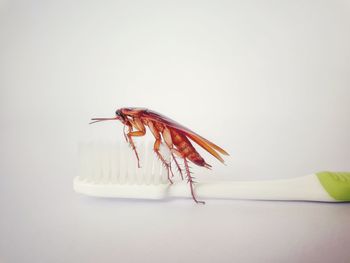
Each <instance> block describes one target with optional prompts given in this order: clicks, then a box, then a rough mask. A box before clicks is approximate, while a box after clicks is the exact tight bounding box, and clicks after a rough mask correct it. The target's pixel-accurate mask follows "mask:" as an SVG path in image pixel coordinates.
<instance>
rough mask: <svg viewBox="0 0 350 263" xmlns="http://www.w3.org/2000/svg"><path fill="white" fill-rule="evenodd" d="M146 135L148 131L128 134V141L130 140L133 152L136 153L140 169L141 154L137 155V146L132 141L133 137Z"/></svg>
mask: <svg viewBox="0 0 350 263" xmlns="http://www.w3.org/2000/svg"><path fill="white" fill-rule="evenodd" d="M145 134H146V130H144V131H133V132H129V133H128V134H127V136H128V139H129V143H130V145H131V148H132V149H133V151H134V152H135V155H136V158H137V167H138V168H140V167H141V166H140V158H139V154H138V153H137V150H136V146H135V143H134V141H133V139H132V137H133V136H134V137H136V136H143V135H145Z"/></svg>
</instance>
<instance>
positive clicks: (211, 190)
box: [171, 174, 335, 202]
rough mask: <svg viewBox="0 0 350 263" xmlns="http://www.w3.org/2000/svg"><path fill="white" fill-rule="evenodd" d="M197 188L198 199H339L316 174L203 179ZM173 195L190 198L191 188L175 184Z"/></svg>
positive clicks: (328, 200) (327, 200)
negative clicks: (245, 178)
mask: <svg viewBox="0 0 350 263" xmlns="http://www.w3.org/2000/svg"><path fill="white" fill-rule="evenodd" d="M195 191H196V194H197V196H198V198H220V199H251V200H305V201H321V202H332V201H335V200H334V199H333V198H331V197H330V196H329V194H328V193H327V192H326V191H325V190H324V188H323V187H322V185H321V183H320V181H319V180H318V178H317V176H316V175H315V174H311V175H306V176H302V177H296V178H291V179H280V180H267V181H227V182H225V181H221V182H220V181H217V182H208V183H205V182H203V183H198V184H196V186H195ZM171 194H172V195H173V196H181V197H189V194H188V189H185V188H184V187H183V185H182V187H181V186H180V185H178V186H175V187H174V188H173V191H172V193H171Z"/></svg>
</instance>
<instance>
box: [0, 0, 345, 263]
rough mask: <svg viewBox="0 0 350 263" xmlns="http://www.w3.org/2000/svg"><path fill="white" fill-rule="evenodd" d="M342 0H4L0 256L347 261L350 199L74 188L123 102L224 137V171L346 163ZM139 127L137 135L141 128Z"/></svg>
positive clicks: (258, 175) (277, 171)
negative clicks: (202, 199) (114, 193)
mask: <svg viewBox="0 0 350 263" xmlns="http://www.w3.org/2000/svg"><path fill="white" fill-rule="evenodd" d="M349 47H350V4H349V2H348V1H240V2H239V1H236V2H234V1H6V0H5V1H0V121H1V123H0V132H1V137H0V140H1V148H0V157H1V158H0V164H1V167H0V172H1V174H0V262H1V263H10V262H11V263H12V262H35V263H37V262H141V261H142V262H164V261H168V262H199V261H201V262H331V261H333V262H348V261H349V257H350V252H349V249H348V246H349V242H350V231H349V227H350V225H349V216H350V207H349V206H348V205H347V204H339V205H333V204H318V203H302V202H299V203H284V202H252V201H215V200H210V201H208V202H207V205H206V206H204V207H203V206H196V205H194V204H193V203H192V202H191V201H190V200H171V201H165V202H149V201H128V200H100V199H93V198H86V197H82V196H80V195H77V194H75V193H74V192H73V190H72V179H73V177H74V176H75V175H76V169H77V153H76V148H77V143H78V142H79V141H81V140H89V139H92V138H93V139H102V140H104V139H114V140H120V139H123V138H122V128H121V125H120V124H112V123H105V124H100V125H99V126H89V125H88V124H87V123H88V121H89V119H90V118H91V117H97V116H98V117H99V116H103V117H109V116H113V115H114V112H115V110H116V109H117V108H119V107H123V106H143V107H148V108H150V109H154V110H157V111H159V112H161V113H163V114H165V115H167V116H169V117H171V118H173V119H175V120H177V121H178V122H180V123H183V124H184V125H185V126H188V127H190V128H191V129H193V130H195V131H196V132H198V133H199V134H201V135H203V136H204V137H206V138H208V139H210V140H213V141H214V142H215V143H217V144H218V145H220V146H222V147H223V148H224V149H226V150H227V151H228V152H229V153H230V154H231V156H230V157H229V158H226V163H227V166H223V165H221V164H220V163H218V162H217V161H216V160H215V159H213V158H211V157H210V156H209V155H208V154H206V153H205V152H203V151H201V153H203V156H204V157H205V158H206V160H207V161H208V162H209V163H210V164H212V165H213V171H211V172H210V171H207V170H204V169H196V170H195V172H196V176H197V178H198V180H200V178H201V176H203V177H202V178H204V177H215V178H224V179H230V180H252V179H273V178H287V177H293V176H299V175H305V174H309V173H313V172H317V171H320V170H337V171H338V170H343V171H346V170H350V162H349V156H350V137H349V131H350V118H349V115H350V104H349V103H350V48H349ZM141 140H142V139H141Z"/></svg>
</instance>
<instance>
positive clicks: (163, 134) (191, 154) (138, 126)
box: [90, 108, 229, 204]
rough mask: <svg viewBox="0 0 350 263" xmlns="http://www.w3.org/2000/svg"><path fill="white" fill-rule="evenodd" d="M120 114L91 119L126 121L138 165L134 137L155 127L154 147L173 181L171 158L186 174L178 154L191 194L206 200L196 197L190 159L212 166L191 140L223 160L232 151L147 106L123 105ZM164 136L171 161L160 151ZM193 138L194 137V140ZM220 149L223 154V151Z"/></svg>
mask: <svg viewBox="0 0 350 263" xmlns="http://www.w3.org/2000/svg"><path fill="white" fill-rule="evenodd" d="M115 114H116V116H115V117H114V118H93V119H91V120H92V122H90V124H92V123H96V122H101V121H108V120H118V121H120V122H122V124H123V125H124V137H125V139H126V141H127V142H128V143H129V144H130V146H131V148H132V150H133V151H134V152H135V155H136V159H137V165H138V167H139V168H140V158H139V155H138V152H137V149H136V146H135V143H134V141H133V137H138V136H144V135H145V134H146V126H147V127H148V128H149V129H150V130H151V132H152V134H153V136H154V138H155V143H154V146H153V150H154V152H155V154H156V155H157V156H158V157H159V159H160V161H161V162H162V163H163V165H164V166H165V167H166V169H167V172H168V180H169V182H170V183H171V184H172V183H173V181H172V180H171V178H172V177H173V176H174V174H173V171H172V167H171V159H172V160H173V161H174V163H175V165H176V167H177V169H178V171H179V173H180V176H181V178H182V179H184V177H183V170H182V169H181V167H180V165H179V163H178V160H177V159H176V157H175V156H177V157H179V158H181V159H183V162H184V167H185V169H184V170H185V173H186V177H187V182H188V183H189V185H190V190H191V195H192V198H193V200H194V201H195V202H196V203H202V204H204V202H203V201H199V200H197V198H196V195H195V193H194V188H193V184H194V183H195V181H194V180H193V179H194V177H193V176H192V175H191V171H190V167H189V164H188V161H191V162H192V163H194V164H195V165H198V166H202V167H205V168H208V169H210V168H211V165H210V164H208V163H207V162H206V161H205V160H204V159H203V157H202V156H201V155H200V154H199V153H198V152H197V151H196V149H195V148H194V147H193V145H192V143H191V141H193V142H195V143H196V144H198V145H199V146H201V147H202V148H203V149H205V150H206V151H207V152H209V153H210V154H211V155H213V156H214V157H215V158H216V159H218V160H219V161H220V162H222V163H224V159H223V158H222V157H221V156H220V154H223V155H229V154H228V153H227V152H226V151H225V150H223V149H222V148H220V147H219V146H217V145H216V144H214V143H212V142H211V141H209V140H207V139H205V138H203V137H202V136H200V135H198V134H197V133H195V132H193V131H191V130H190V129H188V128H186V127H185V126H183V125H181V124H179V123H177V122H176V121H174V120H172V119H170V118H168V117H166V116H164V115H162V114H160V113H157V112H155V111H153V110H150V109H146V108H121V109H118V110H117V111H116V112H115ZM125 128H127V129H128V131H127V132H126V131H125ZM162 140H163V141H164V142H165V145H166V146H167V147H168V148H169V150H170V154H171V159H170V161H166V159H165V158H164V157H163V156H162V154H161V153H160V151H159V147H160V144H161V143H162ZM190 140H191V141H190ZM219 153H220V154H219Z"/></svg>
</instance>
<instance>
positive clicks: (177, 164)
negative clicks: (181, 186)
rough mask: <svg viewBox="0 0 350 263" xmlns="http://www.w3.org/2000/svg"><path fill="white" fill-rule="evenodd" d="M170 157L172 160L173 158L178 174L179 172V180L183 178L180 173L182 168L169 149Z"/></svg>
mask: <svg viewBox="0 0 350 263" xmlns="http://www.w3.org/2000/svg"><path fill="white" fill-rule="evenodd" d="M171 157H173V160H174V163H175V165H176V168H177V170H178V171H179V174H180V176H181V180H183V179H184V176H183V174H182V169H181V167H180V165H179V163H178V162H177V160H176V157H175V155H174V153H173V151H171Z"/></svg>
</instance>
